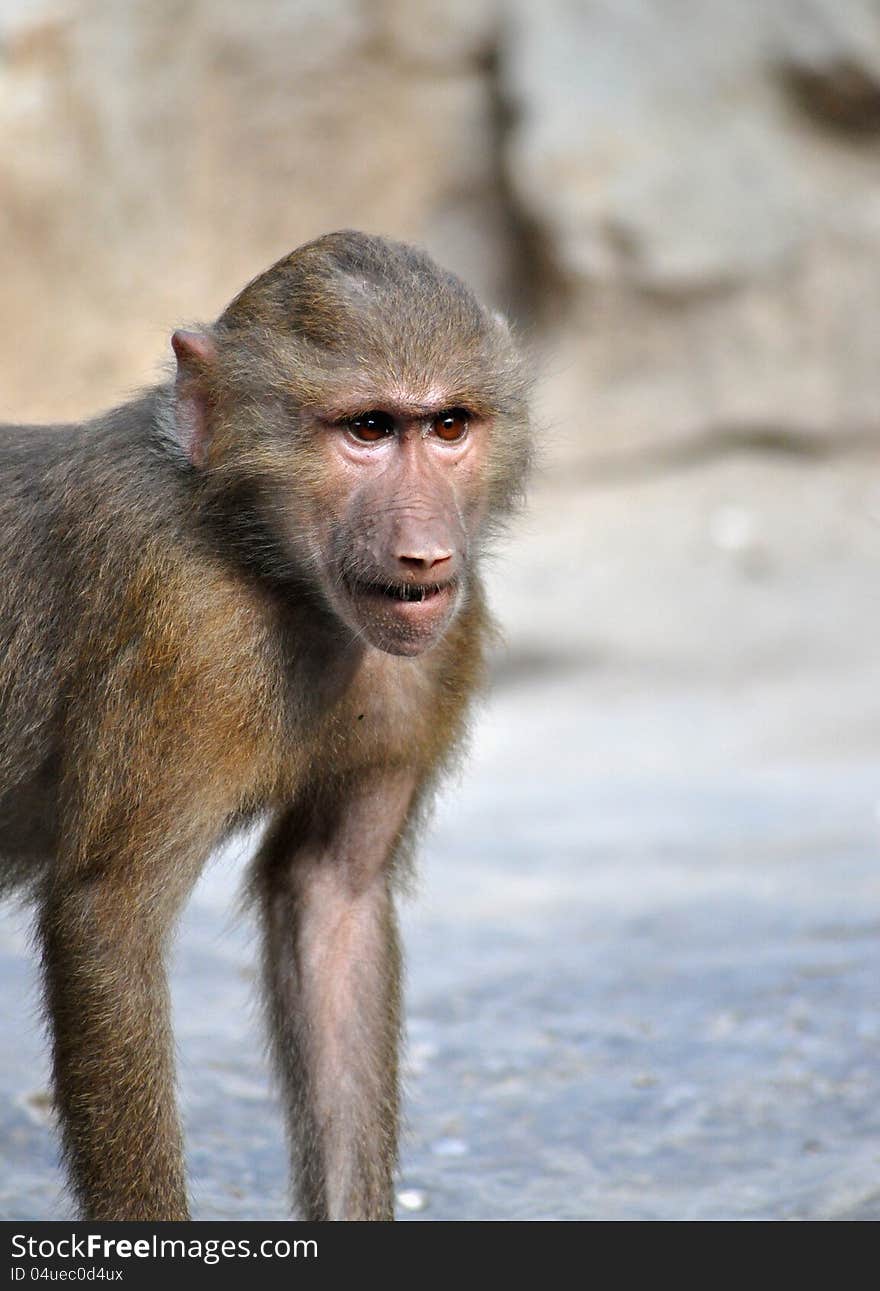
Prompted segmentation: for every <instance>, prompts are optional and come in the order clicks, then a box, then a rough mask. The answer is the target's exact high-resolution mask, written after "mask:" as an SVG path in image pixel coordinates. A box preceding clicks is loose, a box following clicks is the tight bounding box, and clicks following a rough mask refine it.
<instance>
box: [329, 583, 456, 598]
mask: <svg viewBox="0 0 880 1291" xmlns="http://www.w3.org/2000/svg"><path fill="white" fill-rule="evenodd" d="M452 587H453V584H452V582H448V583H367V582H358V583H355V584H354V585H353V587H352V590H353V591H354V592H356V593H360V595H364V594H366V595H367V596H381V597H383V598H384V599H385V600H388V601H431V600H434V599H435V598H436V597H438V596H442V595H443V593H444V592H449V591H451V590H452Z"/></svg>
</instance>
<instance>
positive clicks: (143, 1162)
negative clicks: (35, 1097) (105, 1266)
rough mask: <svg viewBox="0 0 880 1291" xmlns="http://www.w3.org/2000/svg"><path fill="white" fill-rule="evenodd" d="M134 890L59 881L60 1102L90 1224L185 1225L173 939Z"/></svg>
mask: <svg viewBox="0 0 880 1291" xmlns="http://www.w3.org/2000/svg"><path fill="white" fill-rule="evenodd" d="M167 922H168V919H167V918H164V917H160V915H159V913H158V908H157V907H153V908H151V907H149V906H146V905H145V903H144V900H143V894H142V893H136V892H135V891H133V888H132V886H131V885H130V884H124V883H121V882H119V881H118V880H117V879H115V878H109V877H107V876H104V877H102V878H100V879H93V880H85V881H79V880H76V881H71V882H69V883H68V884H67V885H66V886H64V885H62V884H60V883H57V884H56V886H55V890H53V892H52V894H51V895H50V896H49V897H48V898H47V899H46V901H45V902H44V904H43V907H42V912H41V920H40V935H41V938H42V943H43V960H44V972H45V987H46V1009H47V1013H48V1015H49V1020H50V1023H51V1027H52V1040H53V1059H54V1077H55V1091H56V1102H57V1108H58V1113H59V1117H60V1120H61V1127H62V1132H63V1140H64V1150H65V1155H66V1158H67V1162H68V1166H69V1169H70V1174H71V1181H72V1185H73V1188H74V1191H75V1193H76V1195H77V1198H78V1201H79V1203H80V1206H81V1209H82V1212H83V1215H84V1217H85V1218H87V1219H99V1220H165V1219H187V1218H188V1217H189V1211H188V1206H187V1197H186V1184H185V1176H184V1165H183V1150H182V1145H181V1135H180V1128H179V1125H178V1119H177V1112H176V1106H175V1098H174V1071H173V1057H172V1048H171V1039H170V1032H169V1016H168V1014H169V1007H168V987H167V981H166V976H165V969H164V963H163V959H164V955H163V941H164V936H165V932H166V927H167Z"/></svg>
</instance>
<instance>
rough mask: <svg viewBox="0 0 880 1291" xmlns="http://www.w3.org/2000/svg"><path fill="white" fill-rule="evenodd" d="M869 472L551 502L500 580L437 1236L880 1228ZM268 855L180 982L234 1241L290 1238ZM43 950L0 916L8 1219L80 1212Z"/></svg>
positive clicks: (226, 868)
mask: <svg viewBox="0 0 880 1291" xmlns="http://www.w3.org/2000/svg"><path fill="white" fill-rule="evenodd" d="M774 471H775V472H777V477H774V478H775V484H776V487H774V488H771V487H770V484H768V472H769V474H770V475H771V476H772V475H773V472H774ZM870 478H871V474H870V471H868V470H866V464H865V463H853V464H852V465H851V466H849V467H845V466H844V467H837V466H835V467H833V468H831V469H830V470H829V469H825V468H823V469H822V470H821V471H819V470H817V468H809V467H807V466H802V465H800V464H797V463H794V464H780V463H777V464H773V463H769V464H764V463H761V464H758V465H757V466H752V467H746V466H744V465H742V464H736V463H734V464H723V463H722V464H720V465H713V466H710V467H707V468H706V469H705V470H703V471H702V472H701V473H699V474H697V475H693V476H691V477H685V476H681V477H680V478H678V479H677V480H674V481H670V480H657V481H655V482H653V483H651V482H647V483H645V484H643V485H635V486H634V487H630V488H628V489H626V490H625V491H623V492H621V490H620V488H619V487H618V486H617V485H609V486H608V487H607V488H605V487H604V486H603V488H600V489H597V490H594V492H593V493H592V494H590V495H589V496H587V495H583V496H581V495H578V496H576V497H575V496H574V495H572V496H571V497H569V498H568V499H567V500H566V501H563V502H560V501H559V500H558V499H557V500H556V502H555V503H554V504H553V506H552V507H551V504H550V502H548V501H547V500H546V499H545V501H544V504H543V505H544V508H545V509H544V511H543V512H542V511H541V508H540V506H539V509H538V515H539V517H540V516H541V515H543V516H544V518H545V520H546V517H547V516H549V515H550V512H551V510H553V511H554V513H555V514H554V519H553V525H552V526H551V527H549V528H548V525H547V523H545V522H544V521H541V522H540V523H539V522H537V521H535V520H533V521H532V522H531V524H530V525H529V524H527V525H526V526H525V527H524V529H523V531H522V533H521V536H520V537H519V539H518V540H517V544H516V546H515V547H514V548H513V549H512V552H511V555H510V556H509V557H508V561H507V562H506V563H504V564H500V565H499V566H498V568H497V569H496V571H495V573H494V581H495V584H496V601H499V599H500V601H501V608H502V610H503V612H504V613H505V616H506V617H507V619H508V622H509V625H510V629H509V631H510V637H511V653H510V656H509V658H508V661H507V663H506V664H504V665H503V666H502V667H501V669H500V673H499V678H498V684H497V686H496V689H495V692H494V694H493V698H492V700H491V702H490V703H489V704H488V705H487V707H486V709H485V710H484V712H483V713H482V714H481V718H480V721H479V723H478V724H477V729H476V732H475V738H474V748H473V751H472V756H471V758H470V759H469V760H468V762H467V764H466V766H464V767H463V768H462V773H461V778H460V782H459V784H458V785H457V786H454V787H453V788H451V789H450V791H449V792H448V793H447V795H446V796H445V799H444V800H443V801H442V802H441V803H440V804H439V806H438V812H437V818H436V824H435V827H434V830H433V832H432V835H431V838H430V840H429V842H428V844H427V845H426V847H425V848H424V849H423V855H422V862H421V867H420V873H421V880H420V883H419V887H418V891H417V892H416V894H415V896H414V898H413V899H411V900H409V901H407V903H406V904H405V909H404V925H405V939H406V946H407V958H408V995H407V998H408V1006H407V1008H408V1018H409V1026H408V1048H407V1053H408V1057H407V1088H408V1102H407V1116H408V1123H409V1127H408V1132H407V1135H406V1139H405V1143H404V1150H403V1159H402V1164H401V1173H400V1197H401V1207H400V1217H401V1218H402V1219H410V1218H411V1219H457V1218H469V1219H480V1218H505V1219H520V1218H538V1217H544V1218H558V1219H575V1218H591V1219H642V1218H651V1219H695V1218H700V1219H702V1218H706V1219H708V1218H722V1219H736V1218H776V1219H787V1218H829V1219H830V1218H874V1219H876V1218H880V994H878V989H877V983H878V981H880V869H878V865H877V850H878V847H877V845H878V830H880V821H878V804H880V758H878V746H880V735H878V730H880V728H878V718H880V713H878V711H877V709H878V702H877V697H878V696H880V661H878V663H876V664H875V662H874V657H875V656H876V650H875V649H874V645H873V643H874V640H876V634H875V633H873V632H872V628H874V627H876V625H877V610H878V597H877V594H876V591H875V586H874V584H875V575H874V572H873V564H872V560H873V555H874V545H875V544H876V541H877V539H876V529H874V528H872V525H871V523H870V514H869V513H870V507H871V505H872V504H871V502H870V498H871V497H872V496H873V487H872V486H871V485H870ZM771 483H772V481H771ZM771 496H772V499H773V505H772V507H771V505H770V501H769V499H770V497H771ZM764 497H766V498H767V499H768V501H767V502H766V506H764V507H763V508H762V505H761V499H762V498H764ZM615 498H616V499H617V501H615ZM719 508H726V511H721V512H719ZM823 508H824V510H823ZM805 511H806V512H807V513H808V514H809V516H810V519H811V525H810V539H809V542H806V540H803V541H800V540H799V541H797V542H795V540H794V537H793V534H794V532H795V529H796V524H802V525H803V524H805V523H806V522H805V520H804V512H805ZM788 514H790V516H791V517H793V518H792V523H791V527H787V525H786V515H788ZM591 517H592V518H591ZM737 517H738V518H737ZM780 517H781V518H780ZM841 517H845V518H846V520H847V523H846V524H844V523H843V520H842V519H841ZM771 520H772V523H771ZM704 521H705V523H704ZM765 521H766V523H765ZM838 521H840V523H838ZM676 525H677V526H678V527H677V528H676ZM725 526H726V527H725ZM774 526H776V527H775V528H774ZM756 533H757V534H758V537H755V534H756ZM548 534H549V535H550V536H548ZM689 534H690V535H691V536H692V537H693V539H694V544H693V552H692V556H688V557H686V556H683V555H682V552H686V551H688V550H690V548H688V546H687V542H686V541H685V539H686V537H687V535H689ZM554 535H555V537H554ZM810 543H812V544H813V546H812V548H811V547H810V545H809V544H810ZM628 552H629V553H630V555H629V558H628V557H627V553H628ZM591 553H592V555H591ZM579 558H582V560H583V565H582V566H578V564H577V561H578V559H579ZM615 580H616V581H617V583H618V587H617V591H616V594H615V591H614V587H613V584H614V582H615ZM603 589H604V590H603ZM591 607H592V611H591ZM664 613H665V615H666V617H665V619H664V620H663V622H662V623H661V622H659V621H658V618H657V616H658V615H661V614H664ZM542 616H543V617H542ZM695 640H696V642H697V647H698V648H695V647H694V641H695ZM689 651H690V653H689ZM701 661H702V662H701ZM241 850H242V849H241V847H238V848H233V849H230V851H229V852H228V853H227V854H226V855H224V856H223V857H221V858H219V859H218V860H216V861H215V862H214V863H213V864H212V866H211V867H210V869H209V870H208V872H207V873H206V875H205V877H204V879H203V882H202V883H201V885H200V887H199V889H198V891H197V893H196V896H195V899H194V900H193V902H192V906H191V908H190V910H189V913H188V915H187V919H186V922H185V925H184V928H183V931H182V935H181V937H180V939H179V943H178V949H177V956H176V961H175V972H174V1000H175V1011H176V1017H177V1029H178V1035H179V1055H180V1067H181V1081H182V1100H183V1108H184V1115H185V1119H186V1126H187V1135H188V1147H189V1153H190V1164H191V1171H192V1177H193V1192H194V1198H195V1211H196V1214H197V1215H198V1216H199V1217H202V1218H221V1217H229V1218H257V1217H259V1218H267V1217H268V1218H280V1217H282V1216H284V1215H285V1214H286V1208H285V1196H284V1194H285V1164H284V1152H283V1143H282V1137H281V1131H280V1117H279V1113H278V1108H277V1105H276V1103H275V1100H274V1098H273V1095H272V1093H271V1089H270V1085H269V1081H268V1078H267V1069H266V1063H265V1060H264V1056H263V1053H262V1048H261V1043H260V1039H259V1037H260V1028H259V1020H258V1016H257V1012H256V1009H255V1007H254V1000H253V967H254V953H253V944H252V936H251V929H250V927H249V924H248V921H247V919H246V918H245V917H234V914H233V912H234V907H235V895H236V891H237V889H238V885H239V880H240V875H241V869H242V862H241V856H240V853H241ZM25 933H26V924H25V921H24V918H23V917H22V916H20V915H18V914H16V913H15V912H14V911H10V912H9V914H8V915H7V916H6V917H5V918H4V920H3V922H2V923H0V992H2V997H3V1001H4V1004H3V1021H2V1023H0V1159H2V1160H3V1162H4V1168H3V1171H2V1176H0V1218H4V1219H5V1218H25V1217H29V1218H48V1217H53V1216H58V1215H60V1214H64V1213H69V1211H68V1208H67V1202H66V1201H65V1200H64V1198H63V1194H62V1192H61V1184H60V1176H59V1173H58V1170H57V1165H56V1155H55V1149H54V1146H53V1140H52V1136H51V1133H50V1126H49V1121H48V1113H47V1097H46V1074H45V1073H46V1065H45V1059H44V1047H43V1042H42V1037H41V1034H40V1027H39V1024H38V1021H37V1014H36V1005H35V993H36V992H35V977H34V973H33V970H32V967H31V966H30V965H29V961H28V958H27V956H26V953H25V951H26V944H25V943H26V935H25Z"/></svg>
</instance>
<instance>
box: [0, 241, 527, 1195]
mask: <svg viewBox="0 0 880 1291" xmlns="http://www.w3.org/2000/svg"><path fill="white" fill-rule="evenodd" d="M172 345H173V348H174V352H175V355H176V359H177V370H176V376H175V378H174V380H171V381H169V382H168V383H166V384H161V385H158V386H156V387H155V388H153V389H150V390H148V391H147V392H146V393H145V394H144V395H142V396H141V397H140V398H138V399H136V400H135V401H134V402H132V403H129V404H127V405H125V406H123V407H120V408H116V409H114V410H113V411H112V412H109V413H107V414H106V415H104V416H101V417H98V418H97V419H96V420H94V421H92V422H89V423H87V424H83V425H72V426H57V427H34V426H6V427H2V428H0V531H2V534H3V543H2V549H0V570H2V575H0V851H2V855H3V858H4V867H3V870H4V875H5V877H6V878H7V879H8V881H9V882H10V884H17V885H20V886H24V887H26V888H27V889H29V891H30V893H31V894H32V895H33V897H34V899H35V900H36V901H37V902H38V905H39V923H38V927H39V936H40V941H41V946H42V953H43V969H44V978H45V1001H46V1013H47V1017H48V1020H49V1023H50V1027H51V1032H52V1045H53V1064H54V1081H55V1096H56V1103H57V1108H58V1114H59V1117H60V1122H61V1128H62V1132H63V1142H64V1152H65V1157H66V1161H67V1165H68V1168H69V1174H70V1180H71V1186H72V1188H73V1189H74V1191H75V1194H76V1197H77V1200H78V1203H79V1206H80V1208H81V1212H82V1214H83V1215H84V1216H85V1217H87V1218H91V1219H101V1220H110V1219H125V1220H172V1219H184V1218H186V1217H187V1215H188V1206H187V1195H186V1186H185V1178H184V1166H183V1154H182V1146H181V1135H180V1128H179V1124H178V1117H177V1112H176V1108H175V1098H174V1070H173V1059H172V1045H171V1038H170V1034H169V1019H168V988H167V982H166V976H165V968H164V958H165V950H166V943H167V941H168V938H169V932H170V930H171V929H172V927H173V925H174V922H175V919H176V917H177V915H178V913H179V911H180V909H181V906H182V904H183V902H184V901H185V899H186V897H187V895H188V893H189V892H190V889H191V888H192V886H193V884H194V882H195V880H196V878H197V877H198V874H199V872H200V870H201V868H202V865H203V863H204V861H205V859H206V857H207V856H208V854H209V853H210V852H211V850H212V849H213V848H214V847H215V846H216V845H217V843H218V842H219V841H220V840H221V839H222V838H223V837H224V836H226V835H227V834H228V833H229V832H230V831H231V830H233V829H235V828H237V827H239V826H240V825H242V824H244V823H246V822H248V821H250V820H253V819H256V818H258V817H266V818H268V826H267V830H266V834H265V837H264V841H263V843H262V846H261V848H260V851H259V854H258V856H257V858H256V860H255V863H254V871H253V878H252V886H253V892H254V895H255V898H256V900H257V901H258V902H259V906H260V909H261V914H262V922H263V929H264V965H265V968H264V972H265V985H266V993H267V1010H268V1014H269V1018H270V1024H271V1036H272V1048H273V1052H274V1058H275V1063H276V1066H277V1070H278V1074H279V1079H280V1082H281V1085H282V1088H283V1092H284V1099H285V1106H286V1113H287V1120H288V1129H289V1134H290V1139H291V1144H292V1149H293V1158H294V1164H295V1178H296V1189H297V1196H298V1203H299V1210H300V1213H301V1214H302V1216H303V1217H305V1218H309V1219H341V1218H344V1219H391V1218H392V1217H393V1188H392V1178H393V1170H394V1165H395V1158H396V1150H397V1116H398V1091H397V1044H398V1030H399V1016H400V987H399V971H398V966H399V952H398V943H397V932H396V924H395V913H394V903H393V887H394V880H395V873H396V872H399V870H400V866H401V863H402V858H403V856H404V853H405V852H406V850H407V848H408V847H409V845H410V844H411V843H412V842H413V841H414V836H415V834H416V833H417V832H418V822H419V819H420V816H421V813H422V808H423V807H424V805H425V804H426V800H427V798H428V796H429V794H430V790H431V787H432V785H433V784H434V783H435V782H436V780H437V778H438V776H440V775H441V774H442V773H443V769H444V767H446V766H448V765H449V763H450V760H451V758H452V757H453V756H454V755H455V752H456V749H457V748H458V746H459V741H460V737H461V735H462V727H463V722H464V719H465V714H466V711H467V707H468V701H469V700H470V698H471V696H472V694H473V692H474V690H475V688H476V687H477V686H478V685H479V684H480V682H481V680H482V677H483V670H484V653H485V646H486V641H487V635H488V631H489V619H488V616H487V612H486V608H485V605H484V599H483V593H482V590H481V586H480V578H479V562H480V553H481V550H482V548H483V546H484V540H485V538H486V535H487V533H488V532H489V531H490V529H491V527H492V526H493V524H495V523H496V522H497V521H498V520H499V518H501V517H503V516H504V515H505V513H506V512H507V511H508V510H509V508H510V505H511V503H512V501H513V500H514V498H515V497H517V495H518V494H519V492H520V489H521V486H522V484H523V480H524V476H525V473H526V469H527V464H528V458H529V428H528V417H527V407H526V396H527V381H526V377H525V373H524V368H523V364H522V361H521V358H520V356H519V354H518V352H517V349H516V347H515V345H514V343H513V341H512V338H511V334H510V331H509V329H508V327H507V325H506V324H505V323H504V322H503V320H501V319H500V318H498V317H497V316H493V315H491V314H490V313H488V312H487V311H486V310H485V309H483V308H482V307H481V306H480V305H479V304H478V303H477V301H476V300H475V298H474V296H473V295H472V294H471V292H470V291H469V290H468V289H467V288H466V287H465V286H464V285H463V284H462V283H461V282H460V281H459V280H458V279H457V278H455V277H453V276H452V275H451V274H449V273H446V272H444V271H443V270H441V269H439V268H438V267H437V266H436V265H435V264H434V263H433V262H432V261H431V260H430V259H428V257H427V256H426V255H424V254H423V253H422V252H420V251H418V250H415V249H413V248H412V247H408V246H404V245H401V244H398V243H395V242H389V241H385V240H383V239H381V238H376V237H368V236H366V235H364V234H360V233H353V232H342V233H333V234H329V235H328V236H326V237H322V238H319V239H318V240H316V241H314V242H311V243H309V244H307V245H306V246H303V247H300V248H299V250H297V251H294V252H293V253H292V254H290V255H289V256H287V257H285V258H284V259H283V260H280V261H279V262H278V263H277V264H276V265H274V266H273V267H272V268H271V269H269V270H268V271H267V272H266V273H264V274H262V275H261V276H260V277H258V278H256V279H255V280H254V281H253V282H252V283H250V285H249V286H247V287H246V288H245V289H244V291H242V292H241V294H240V295H239V296H237V297H236V298H235V300H234V301H233V302H232V304H231V305H230V306H229V307H228V309H226V311H225V312H224V313H223V314H222V315H221V317H220V318H219V319H218V321H217V322H216V323H214V324H213V325H212V326H210V327H207V328H205V329H204V330H203V331H199V332H184V331H179V332H176V333H175V334H174V336H173V337H172Z"/></svg>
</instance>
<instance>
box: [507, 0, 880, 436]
mask: <svg viewBox="0 0 880 1291" xmlns="http://www.w3.org/2000/svg"><path fill="white" fill-rule="evenodd" d="M511 13H512V22H511V26H510V31H509V34H508V37H507V39H506V42H505V58H504V60H503V63H502V67H503V73H504V78H505V88H506V91H507V94H508V96H509V98H510V99H511V101H512V103H513V105H514V121H515V125H514V128H513V131H512V134H511V137H510V139H509V141H508V154H507V155H508V162H509V169H510V178H511V184H512V189H513V192H514V193H515V195H516V200H517V201H518V203H519V204H520V205H521V207H522V209H523V211H524V212H525V214H526V216H527V218H528V220H529V221H530V222H531V224H532V226H533V228H534V236H535V240H536V242H537V244H538V246H539V247H540V249H541V253H542V255H543V256H544V257H545V258H546V260H547V262H548V263H549V264H550V265H551V266H552V269H553V271H554V273H555V276H556V279H557V293H556V299H555V301H553V300H548V302H547V308H548V314H549V317H550V319H551V320H552V321H555V322H556V323H557V324H558V331H556V332H555V333H554V336H553V342H552V343H551V345H550V346H549V347H548V348H549V349H550V350H551V352H552V355H553V358H552V360H551V362H552V366H553V370H554V372H555V373H558V374H559V375H558V376H556V377H554V379H552V380H551V381H550V382H548V387H549V389H548V403H547V416H548V419H549V420H551V421H552V422H553V423H557V422H558V423H562V424H564V425H571V424H572V422H573V421H574V420H575V418H573V416H572V412H573V410H577V412H578V413H579V416H577V418H576V422H577V424H576V426H574V427H573V428H572V432H571V433H570V434H569V436H568V437H567V440H566V445H565V450H564V453H563V456H565V457H566V458H568V459H570V458H572V457H574V458H583V459H588V460H591V459H593V458H595V457H596V456H601V457H603V458H607V457H608V455H609V454H610V455H615V454H626V455H631V454H635V453H637V452H638V451H639V450H641V449H643V448H644V447H645V446H646V445H650V444H651V443H653V442H656V441H661V442H663V441H668V440H670V439H675V438H677V437H682V436H684V437H686V436H691V435H694V434H695V433H698V432H700V431H701V430H702V431H709V432H711V431H712V430H714V429H720V430H723V431H724V432H729V431H730V430H731V429H735V428H738V427H742V428H749V427H753V426H756V425H762V426H768V425H769V426H777V427H783V428H785V427H798V428H801V429H803V430H806V431H809V432H811V433H814V434H817V435H821V436H828V437H830V438H832V439H833V437H834V436H836V435H838V434H840V433H841V432H846V431H851V432H858V433H864V432H868V431H870V432H871V433H875V432H876V428H877V423H878V413H880V389H878V382H877V379H876V371H877V357H876V347H875V345H874V344H873V342H872V341H871V340H870V335H871V332H872V331H873V329H872V327H871V326H870V325H868V326H865V325H864V324H863V322H862V321H861V320H865V319H866V318H872V317H873V315H874V312H875V311H876V304H877V299H878V288H880V268H878V266H880V256H878V250H880V200H878V192H877V187H876V179H875V158H874V152H873V143H872V140H871V138H870V137H869V136H868V135H866V133H865V132H864V131H863V132H862V133H850V134H848V135H846V136H841V135H840V134H832V133H830V132H829V131H828V130H827V129H824V128H822V123H821V122H819V121H817V116H824V117H825V118H826V120H827V119H829V118H831V117H836V118H837V119H838V120H843V119H847V120H849V121H852V122H855V121H856V119H858V120H859V121H860V122H864V123H867V122H869V121H870V120H872V119H873V116H874V115H876V113H877V102H876V93H877V92H876V88H875V87H876V81H875V68H876V67H877V66H878V59H880V10H878V8H877V6H876V5H874V4H871V3H869V2H868V0H848V2H845V3H843V4H840V3H837V2H836V0H820V2H819V3H816V4H812V5H804V4H802V3H797V2H796V0H777V2H776V3H774V4H772V5H766V4H763V3H761V2H760V0H747V2H745V3H740V4H736V5H732V4H729V3H727V2H726V0H691V2H690V3H682V4H678V5H676V6H675V8H674V10H671V9H670V7H669V6H668V5H664V4H662V3H661V2H660V0H627V2H626V3H623V4H621V3H618V2H617V0H595V2H594V3H590V4H584V5H580V6H572V5H569V4H566V3H565V0H551V3H549V4H546V5H543V6H540V7H536V6H533V5H530V4H528V3H526V0H515V3H514V4H513V5H512V8H511ZM807 101H809V102H807Z"/></svg>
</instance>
